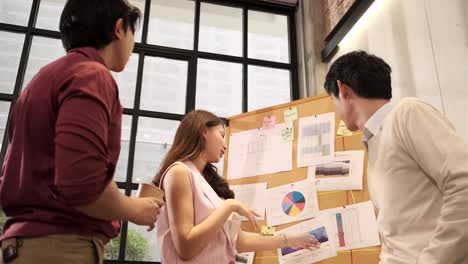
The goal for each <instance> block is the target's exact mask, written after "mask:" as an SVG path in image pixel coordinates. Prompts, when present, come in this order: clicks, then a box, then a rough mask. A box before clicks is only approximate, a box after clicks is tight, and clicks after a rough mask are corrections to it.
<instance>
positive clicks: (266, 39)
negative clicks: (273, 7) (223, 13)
mask: <svg viewBox="0 0 468 264" xmlns="http://www.w3.org/2000/svg"><path fill="white" fill-rule="evenodd" d="M248 14H249V23H248V27H249V34H248V49H249V50H248V55H249V58H255V59H261V60H270V61H278V62H285V63H288V62H289V44H288V18H287V17H286V16H283V15H275V14H271V13H265V12H257V11H250V10H249V11H248Z"/></svg>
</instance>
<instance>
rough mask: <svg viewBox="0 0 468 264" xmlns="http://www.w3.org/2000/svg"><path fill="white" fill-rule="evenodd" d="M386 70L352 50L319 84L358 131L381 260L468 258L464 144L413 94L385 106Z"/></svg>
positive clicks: (391, 263) (435, 263) (467, 148)
mask: <svg viewBox="0 0 468 264" xmlns="http://www.w3.org/2000/svg"><path fill="white" fill-rule="evenodd" d="M390 75H391V67H390V66H389V65H388V64H387V63H386V62H385V61H383V60H382V59H381V58H379V57H376V56H374V55H371V54H368V53H366V52H364V51H355V52H350V53H348V54H345V55H343V56H341V57H340V58H338V59H337V60H336V61H335V62H334V63H333V64H332V66H331V67H330V70H329V72H328V73H327V76H326V80H325V89H326V91H327V93H328V94H329V95H331V98H332V100H333V103H334V105H335V110H336V112H337V113H338V115H339V116H340V117H341V118H342V119H343V121H344V122H345V124H346V126H347V127H348V129H350V130H351V131H356V130H361V131H362V132H363V143H364V145H365V146H366V147H367V150H368V156H369V162H368V168H367V169H368V183H369V192H370V195H371V199H372V201H373V203H374V205H375V206H376V208H377V211H378V215H377V222H378V228H379V233H380V236H381V239H382V252H381V255H380V263H381V264H410V263H411V264H413V263H418V264H466V263H468V144H466V142H464V140H463V139H462V138H461V137H460V136H458V135H457V134H456V132H455V129H454V127H453V126H452V124H451V123H450V122H449V121H448V120H447V118H446V117H445V116H444V114H442V113H441V112H439V111H438V110H437V109H435V108H434V107H432V106H431V105H429V104H427V103H424V102H423V101H421V100H419V99H416V98H404V99H402V100H400V101H399V102H396V103H393V102H392V103H390V99H391V98H392V87H391V76H390Z"/></svg>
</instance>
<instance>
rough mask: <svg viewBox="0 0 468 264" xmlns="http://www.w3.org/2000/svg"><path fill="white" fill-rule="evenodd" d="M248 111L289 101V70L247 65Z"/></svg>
mask: <svg viewBox="0 0 468 264" xmlns="http://www.w3.org/2000/svg"><path fill="white" fill-rule="evenodd" d="M248 74H249V81H248V91H249V95H248V111H251V110H256V109H260V108H264V107H268V106H272V105H277V104H282V103H286V102H289V101H291V95H290V94H291V83H290V80H289V71H288V70H280V69H272V68H266V67H259V66H251V65H249V72H248Z"/></svg>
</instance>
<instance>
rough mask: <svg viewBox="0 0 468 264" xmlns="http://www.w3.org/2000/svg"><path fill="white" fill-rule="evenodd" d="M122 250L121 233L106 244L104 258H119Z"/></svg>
mask: <svg viewBox="0 0 468 264" xmlns="http://www.w3.org/2000/svg"><path fill="white" fill-rule="evenodd" d="M119 251H120V233H119V235H118V236H117V237H116V238H113V239H111V240H110V241H109V243H107V244H106V245H105V246H104V259H107V260H118V259H119Z"/></svg>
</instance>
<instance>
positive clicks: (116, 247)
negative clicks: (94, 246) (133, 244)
mask: <svg viewBox="0 0 468 264" xmlns="http://www.w3.org/2000/svg"><path fill="white" fill-rule="evenodd" d="M119 191H120V192H121V193H122V194H125V190H123V189H119ZM119 252H120V233H119V235H118V236H117V237H115V238H113V239H111V241H109V243H107V244H106V245H105V246H104V259H107V260H118V259H119Z"/></svg>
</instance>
